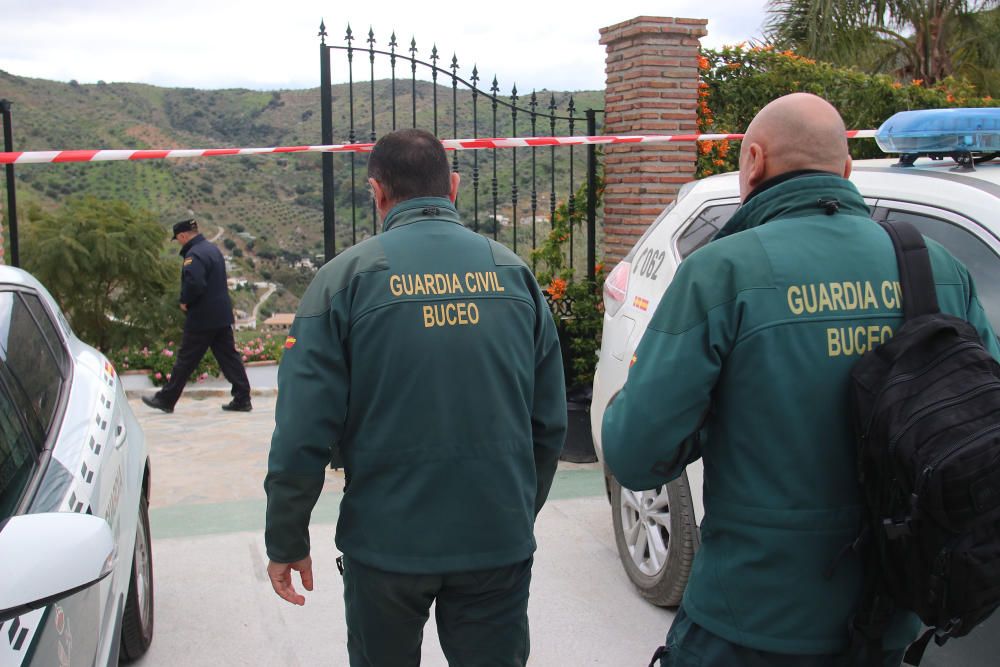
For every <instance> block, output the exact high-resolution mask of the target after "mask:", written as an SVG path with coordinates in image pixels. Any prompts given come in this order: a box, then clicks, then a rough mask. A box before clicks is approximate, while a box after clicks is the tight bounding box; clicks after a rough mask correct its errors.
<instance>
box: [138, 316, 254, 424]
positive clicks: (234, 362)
mask: <svg viewBox="0 0 1000 667" xmlns="http://www.w3.org/2000/svg"><path fill="white" fill-rule="evenodd" d="M209 349H211V350H212V354H214V355H215V360H216V361H218V362H219V367H220V368H221V369H222V374H223V375H224V376H225V378H226V380H228V381H229V383H230V384H231V385H233V390H232V394H233V398H234V399H236V400H237V401H238V402H241V403H242V402H244V401H246V402H247V403H249V402H250V380H248V379H247V371H246V369H245V368H243V362H242V361H241V360H240V355H239V353H238V352H237V351H236V339H235V338H233V328H232V327H231V326H227V327H220V328H218V329H205V330H203V331H190V330H188V329H187V328H185V329H184V336H183V338H181V348H180V350H179V351H178V352H177V360H176V361H175V362H174V367H173V370H171V371H170V379H169V380H167V383H166V384H165V385H163V388H162V389H160V391H158V392H157V393H156V396H157V398H159V399H160V400H162V401H163V402H164V403H166V404H167V405H173V404H174V403H176V402H177V399H179V398H180V397H181V392H182V391H184V385H186V384H187V381H188V378H189V377H191V373H193V372H194V369H195V368H197V366H198V363H199V362H200V361H201V358H202V357H204V356H205V353H206V352H207V351H208V350H209Z"/></svg>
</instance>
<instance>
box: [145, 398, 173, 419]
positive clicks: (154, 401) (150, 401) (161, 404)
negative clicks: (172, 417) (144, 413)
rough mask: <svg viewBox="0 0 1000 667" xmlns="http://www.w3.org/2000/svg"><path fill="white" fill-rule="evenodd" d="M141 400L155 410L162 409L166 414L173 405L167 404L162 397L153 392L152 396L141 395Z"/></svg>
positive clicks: (171, 410) (171, 409)
mask: <svg viewBox="0 0 1000 667" xmlns="http://www.w3.org/2000/svg"><path fill="white" fill-rule="evenodd" d="M142 402H143V403H145V404H146V405H148V406H149V407H151V408H156V409H157V410H163V411H164V412H166V413H167V414H170V413H171V412H173V411H174V406H172V405H167V403H166V402H165V401H164V400H163V399H162V398H160V396H159V394H154V395H153V397H152V398H150V397H149V396H143V397H142Z"/></svg>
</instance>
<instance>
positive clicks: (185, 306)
mask: <svg viewBox="0 0 1000 667" xmlns="http://www.w3.org/2000/svg"><path fill="white" fill-rule="evenodd" d="M181 310H183V311H184V312H185V313H186V312H187V311H188V305H187V304H186V303H182V304H181Z"/></svg>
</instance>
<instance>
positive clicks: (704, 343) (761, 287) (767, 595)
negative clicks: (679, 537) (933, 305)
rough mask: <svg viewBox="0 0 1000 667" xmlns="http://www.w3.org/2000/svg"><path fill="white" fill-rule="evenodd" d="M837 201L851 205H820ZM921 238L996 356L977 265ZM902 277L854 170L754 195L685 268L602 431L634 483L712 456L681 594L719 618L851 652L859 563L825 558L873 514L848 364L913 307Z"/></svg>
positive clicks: (749, 639) (754, 634) (703, 621)
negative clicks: (904, 295)
mask: <svg viewBox="0 0 1000 667" xmlns="http://www.w3.org/2000/svg"><path fill="white" fill-rule="evenodd" d="M827 198H834V199H837V200H838V201H839V204H840V210H839V212H837V213H834V214H832V215H828V214H827V213H826V212H825V209H824V207H823V205H822V204H821V203H820V202H818V201H817V200H821V199H827ZM764 223H766V224H764ZM927 245H928V246H929V247H930V255H931V262H932V267H933V271H934V278H935V282H936V283H937V291H938V300H939V303H940V306H941V309H942V310H943V311H945V312H948V313H951V314H953V315H957V316H959V317H963V318H966V319H967V320H968V321H969V322H971V323H972V324H973V325H974V326H975V327H976V328H977V329H978V330H979V332H980V335H981V336H982V338H983V340H984V341H985V344H986V346H987V348H988V349H989V350H990V352H991V353H992V354H993V356H994V357H997V358H1000V348H998V346H997V340H996V337H995V336H994V334H993V332H992V330H991V329H990V326H989V323H988V322H987V319H986V316H985V313H984V312H983V309H982V307H981V306H980V304H979V300H978V299H977V298H976V291H975V288H974V287H973V284H972V280H971V279H970V277H969V274H968V272H967V271H966V269H965V267H963V266H962V265H961V264H960V263H959V262H958V261H957V260H955V259H954V258H953V257H952V256H951V255H950V254H949V253H948V252H947V251H946V250H945V249H944V248H942V247H941V246H940V245H938V244H937V243H934V242H933V241H930V240H928V242H927ZM898 280H899V272H898V270H897V268H896V259H895V255H894V252H893V249H892V243H891V241H890V239H889V236H888V234H886V233H885V231H884V230H883V229H882V228H881V227H879V226H878V225H877V224H875V223H874V222H873V221H872V220H871V219H870V217H869V213H868V207H867V206H866V204H865V202H864V200H863V199H862V197H861V196H860V195H859V193H858V192H857V190H856V189H855V187H854V186H853V184H851V183H850V182H849V181H847V180H845V179H842V178H839V177H836V176H832V175H826V174H809V175H803V176H799V177H797V178H793V179H791V180H787V181H785V182H781V183H778V184H776V185H774V186H773V187H771V188H769V189H767V190H764V191H762V192H760V193H759V194H757V195H756V196H754V197H752V198H751V199H750V200H749V201H748V202H747V203H746V204H745V205H744V206H743V207H741V208H740V209H739V210H738V211H737V212H736V214H735V215H734V216H733V218H732V219H731V220H730V222H729V223H728V224H727V225H726V226H725V227H724V228H723V229H722V231H721V232H720V233H719V236H718V238H717V240H716V241H713V242H712V243H710V244H708V245H707V246H705V247H704V248H702V249H700V250H698V251H696V252H694V253H692V254H691V255H690V256H689V257H688V258H687V259H686V260H685V261H684V262H682V264H681V266H680V267H679V268H678V271H677V274H676V275H675V276H674V278H673V281H672V282H671V284H670V287H669V288H668V289H667V291H666V293H665V295H664V297H663V300H662V301H661V303H660V305H659V307H658V308H657V310H656V312H655V313H654V315H653V317H652V320H651V321H650V324H649V327H648V328H647V330H646V333H645V335H644V336H643V339H642V341H641V342H640V344H639V347H638V349H637V351H636V362H635V364H634V365H633V366H632V368H631V369H630V370H629V376H628V381H627V382H626V383H625V387H624V388H623V389H622V391H621V392H620V393H619V394H618V396H617V398H616V400H615V401H614V402H613V403H612V404H611V406H610V407H609V408H608V410H607V413H606V414H605V416H604V424H603V430H602V435H603V445H604V457H605V461H606V462H607V465H608V467H609V468H610V469H611V471H612V472H613V473H614V475H615V477H617V478H618V480H619V481H620V482H621V483H622V484H623V485H624V486H626V487H628V488H631V489H651V488H655V487H657V486H659V485H661V484H663V483H664V482H666V481H667V480H671V479H674V478H675V477H677V476H678V475H680V474H681V472H682V471H683V469H684V467H685V466H686V465H687V464H688V463H690V462H691V461H694V460H696V459H697V458H699V457H702V458H703V461H704V470H705V473H704V474H705V477H704V484H705V486H704V489H705V492H704V498H705V518H704V521H703V523H702V533H701V538H702V544H701V548H700V549H699V551H698V554H697V556H696V558H695V562H694V565H693V570H692V574H691V578H690V581H689V583H688V587H687V590H686V592H685V594H684V601H683V605H684V609H685V610H686V611H687V613H688V615H690V617H691V618H692V619H693V620H694V622H695V623H697V624H699V625H701V626H702V627H704V628H705V629H707V630H709V631H710V632H712V633H714V634H716V635H719V636H721V637H723V638H724V639H727V640H729V641H731V642H734V643H737V644H741V645H743V646H748V647H751V648H757V649H760V650H764V651H773V652H779V653H791V654H825V653H835V652H838V651H840V650H842V649H844V648H846V643H847V636H848V635H847V624H848V618H849V617H850V616H851V614H852V613H853V611H854V609H855V606H856V604H857V602H858V600H859V597H860V587H861V565H860V559H858V558H857V557H856V556H851V557H847V558H844V559H843V560H842V561H841V562H840V564H839V566H838V567H837V568H836V569H835V571H834V573H833V576H832V578H830V579H827V578H825V577H824V569H826V568H827V567H828V566H829V565H830V564H831V563H832V562H833V561H834V559H835V557H836V555H837V553H838V552H839V551H840V550H841V548H842V547H844V546H845V545H846V544H848V543H850V542H851V541H852V540H853V539H854V537H855V536H856V535H857V533H858V531H859V526H860V519H861V507H860V503H861V499H860V494H859V490H858V484H857V475H856V469H855V459H856V456H855V442H854V439H853V437H852V435H851V432H850V423H849V414H848V383H849V373H850V370H851V367H852V366H853V365H854V363H855V362H856V361H857V360H858V358H859V357H860V355H861V354H862V353H864V352H865V350H867V349H869V348H870V347H871V346H872V345H876V344H878V343H879V342H880V341H882V340H884V339H887V338H888V337H890V336H891V333H892V331H893V330H895V329H896V328H898V326H899V324H900V322H901V321H902V316H901V310H900V301H899V288H898ZM696 433H697V434H698V436H695V437H689V436H692V434H696ZM894 621H895V622H894V623H893V624H892V625H891V627H890V630H889V633H888V634H887V637H886V640H885V647H886V648H900V647H902V646H905V645H906V644H907V643H909V642H910V641H911V640H912V639H913V637H914V636H915V634H916V632H917V629H918V621H917V618H916V616H914V615H911V614H900V615H897V617H896V618H895V619H894Z"/></svg>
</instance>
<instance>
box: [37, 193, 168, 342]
mask: <svg viewBox="0 0 1000 667" xmlns="http://www.w3.org/2000/svg"><path fill="white" fill-rule="evenodd" d="M29 218H30V225H29V226H28V227H27V229H26V230H25V232H26V233H25V243H24V248H25V252H24V264H25V268H26V269H27V270H28V271H30V272H31V273H33V274H34V275H35V276H36V277H37V278H38V279H39V280H41V281H42V283H43V284H44V285H45V286H46V287H47V288H48V289H49V291H50V292H51V293H52V295H53V296H54V297H55V298H56V300H57V301H58V302H59V303H60V304H61V306H62V308H63V311H64V312H65V313H66V317H67V318H68V319H69V321H70V324H72V326H73V329H74V330H75V331H76V334H77V335H78V336H79V337H80V338H81V339H83V340H85V341H87V342H88V343H90V344H92V345H95V346H97V347H99V348H101V349H102V350H111V349H113V348H114V347H117V346H125V345H130V344H131V345H134V344H143V343H145V342H148V341H150V340H154V339H158V338H160V337H162V336H163V335H165V334H169V332H171V331H176V330H177V329H179V324H180V320H181V318H182V315H181V313H180V311H179V309H178V308H177V302H176V301H177V300H176V293H175V288H176V281H177V267H175V266H173V261H172V260H171V259H169V255H167V254H166V251H165V247H164V243H163V241H164V239H165V238H166V235H165V232H164V230H163V228H162V227H160V225H159V224H157V222H156V221H155V220H153V217H152V215H151V214H150V213H148V212H145V211H138V210H135V209H132V208H131V207H129V206H128V204H126V203H124V202H120V201H107V200H101V199H97V198H95V197H91V196H88V197H82V198H72V199H70V200H68V201H67V202H66V205H65V206H63V207H62V208H61V209H59V210H57V211H55V212H43V211H41V210H38V209H35V210H32V211H31V212H30V214H29Z"/></svg>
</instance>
